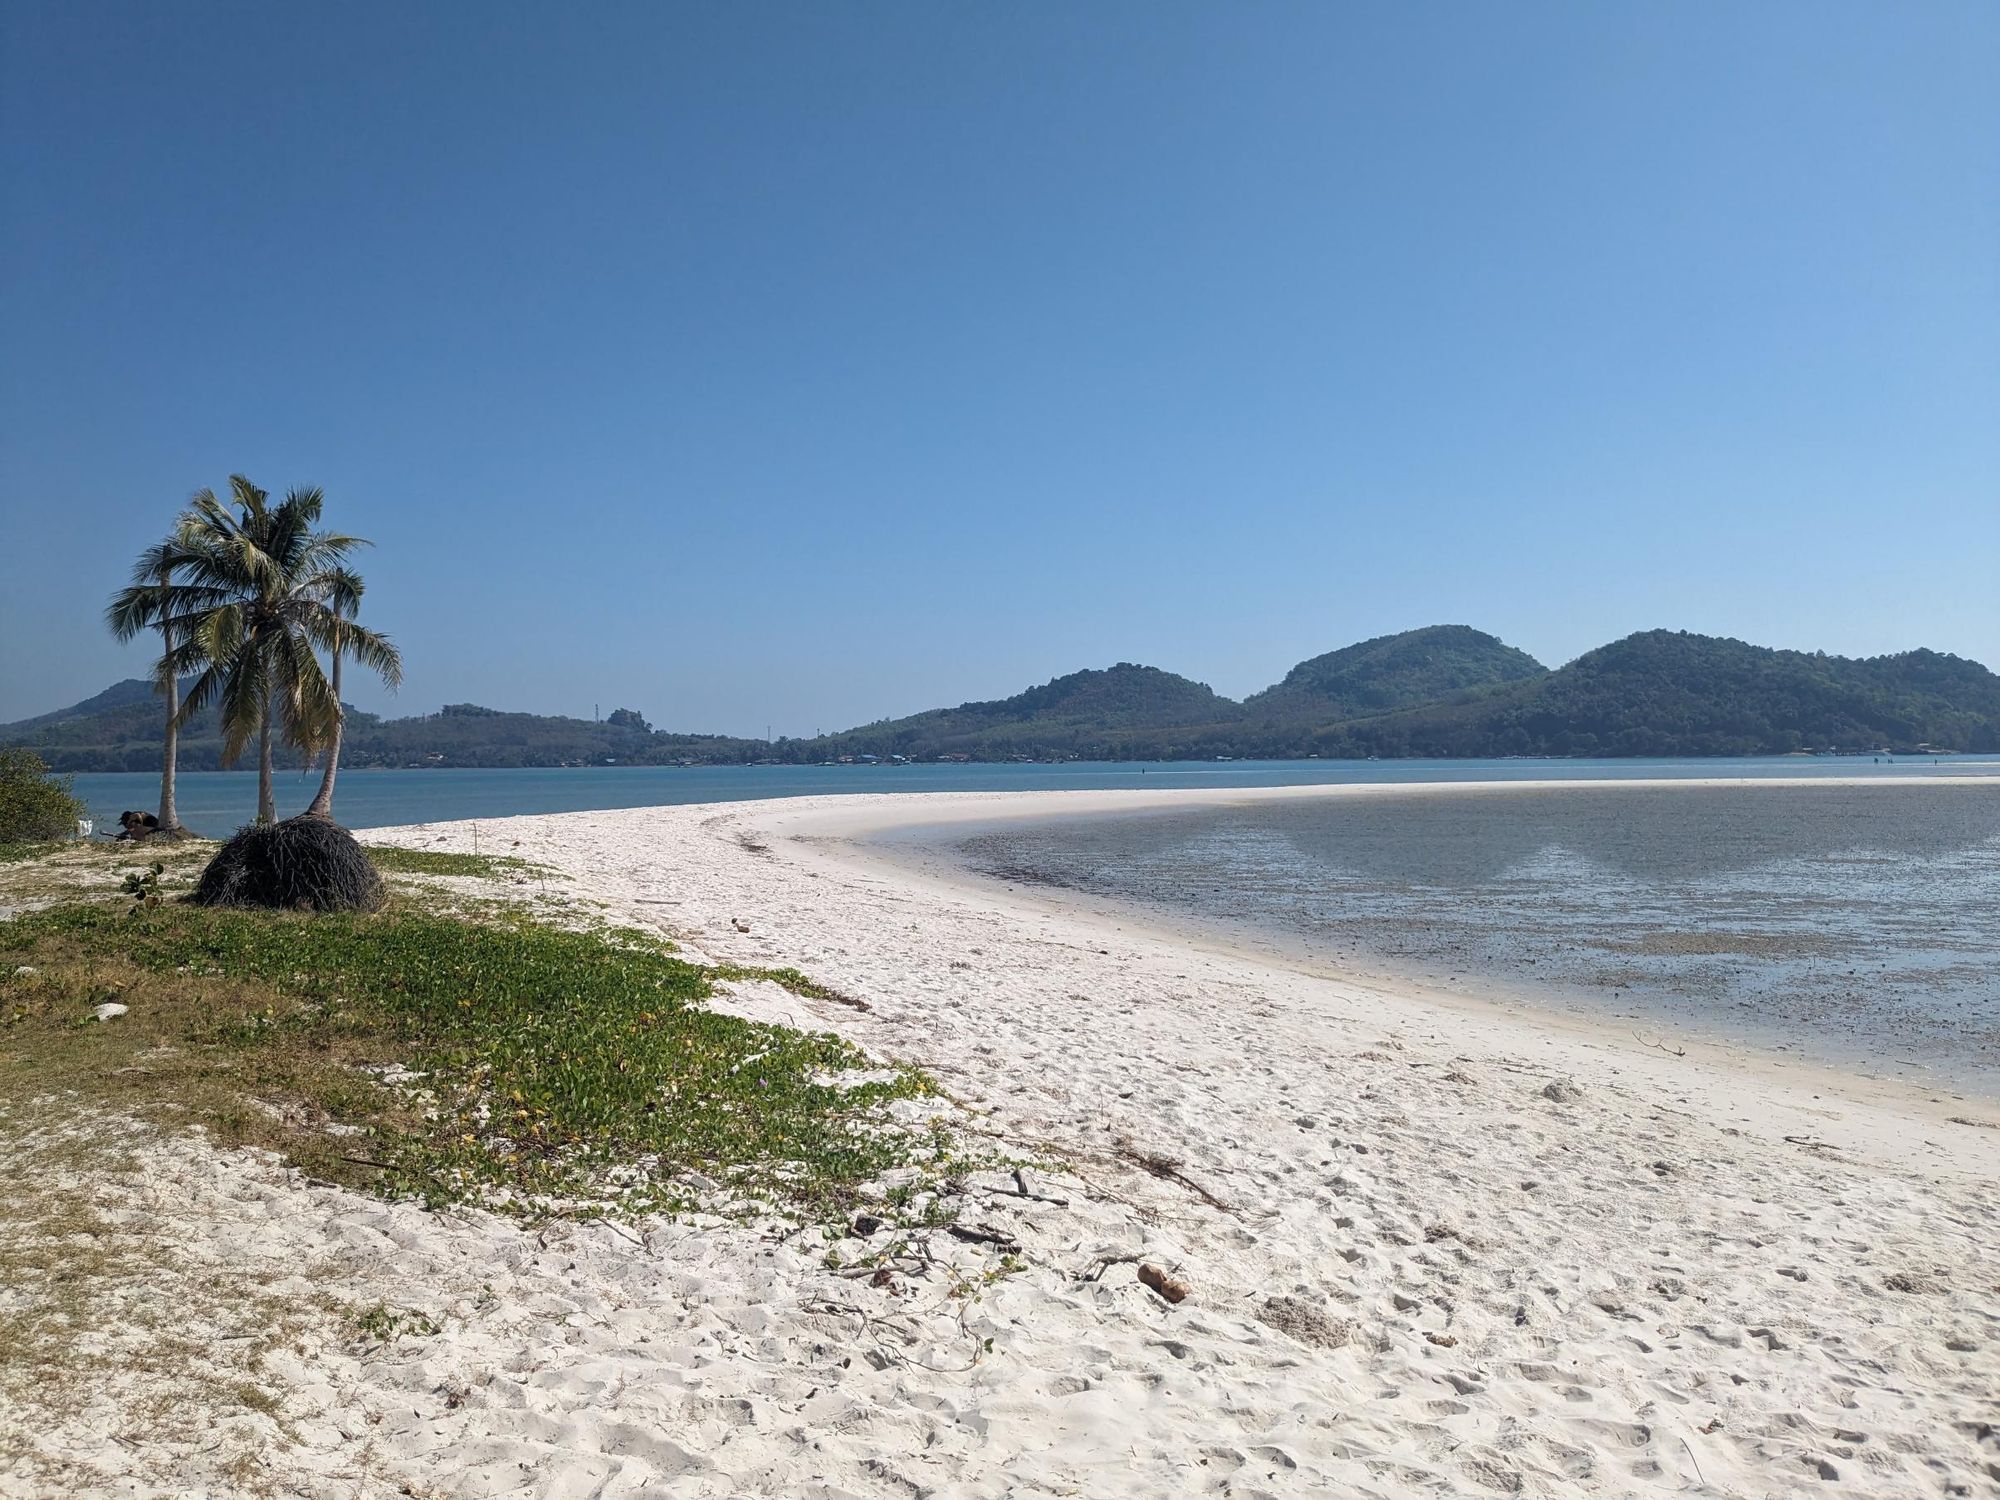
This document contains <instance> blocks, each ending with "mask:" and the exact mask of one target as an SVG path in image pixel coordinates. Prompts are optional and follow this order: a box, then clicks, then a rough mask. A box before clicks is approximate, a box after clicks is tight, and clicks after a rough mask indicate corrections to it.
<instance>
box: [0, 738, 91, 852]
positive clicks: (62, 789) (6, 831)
mask: <svg viewBox="0 0 2000 1500" xmlns="http://www.w3.org/2000/svg"><path fill="white" fill-rule="evenodd" d="M86 816H88V809H86V808H85V807H84V805H83V803H82V802H81V801H80V800H78V798H77V795H76V793H75V792H74V791H73V790H71V782H70V779H69V778H68V777H67V776H51V775H50V774H49V768H48V765H47V763H46V762H44V761H43V759H42V758H41V757H40V756H39V755H37V754H35V752H34V751H32V750H29V749H26V748H25V747H21V746H16V747H15V748H13V749H8V750H0V844H36V843H44V842H46V841H47V840H49V839H59V838H66V837H68V836H69V835H70V834H73V833H75V832H76V820H77V819H78V818H82V817H86Z"/></svg>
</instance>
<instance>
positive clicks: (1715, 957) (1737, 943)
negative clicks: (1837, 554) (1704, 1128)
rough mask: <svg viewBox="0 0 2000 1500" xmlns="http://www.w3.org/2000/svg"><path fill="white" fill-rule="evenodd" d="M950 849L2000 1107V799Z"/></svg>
mask: <svg viewBox="0 0 2000 1500" xmlns="http://www.w3.org/2000/svg"><path fill="white" fill-rule="evenodd" d="M1707 764H1708V766H1709V768H1710V771H1711V773H1713V772H1714V771H1715V770H1716V769H1717V767H1716V763H1714V762H1709V763H1707ZM1794 764H1796V763H1794ZM933 837H941V838H943V839H944V841H945V844H946V847H947V849H948V852H949V853H950V854H951V855H952V857H954V858H956V859H958V860H960V861H962V862H963V863H965V864H966V865H968V866H969V867H970V868H971V869H973V870H975V871H977V872H979V873H982V874H985V875H988V876H994V877H999V878H1003V879H1007V880H1012V881H1020V882H1028V883H1038V884H1043V885H1050V886H1060V887H1066V888H1070V889H1073V890H1077V891H1082V892H1088V893H1090V894H1092V895H1093V896H1096V897H1103V898H1110V899H1112V900H1114V901H1118V902H1124V903H1130V904H1131V905H1133V906H1135V907H1137V908H1139V909H1140V910H1142V911H1144V912H1146V913H1148V914H1150V915H1152V916H1154V917H1155V918H1159V917H1162V916H1164V917H1169V918H1170V919H1171V920H1172V921H1173V922H1174V923H1175V924H1176V925H1177V926H1183V927H1185V926H1187V925H1188V924H1194V925H1196V926H1198V927H1201V928H1206V929H1209V930H1213V931H1215V932H1217V933H1219V934H1222V935H1227V936H1231V937H1234V938H1239V939H1240V938H1243V937H1249V938H1251V939H1253V940H1255V941H1257V942H1258V943H1260V944H1261V945H1263V946H1267V947H1274V948H1277V949H1280V950H1282V951H1284V952H1286V953H1288V954H1290V955H1293V956H1295V957H1299V958H1304V959H1307V960H1310V961H1314V962H1320V963H1325V964H1327V965H1329V966H1332V967H1344V968H1346V969H1349V970H1354V971H1360V972H1367V973H1383V974H1402V975H1409V976H1413V977H1416V978H1418V979H1421V980H1423V981H1424V982H1426V983H1431V984H1436V985H1440V986H1448V987H1453V988H1456V989H1459V990H1460V991H1461V992H1465V993H1493V994H1496V995H1497V994H1501V993H1506V994H1520V993H1522V992H1524V991H1526V992H1530V993H1532V995H1533V996H1534V997H1535V998H1537V999H1539V1000H1542V1001H1544V1002H1553V1003H1557V1004H1561V1005H1565V1006H1570V1007H1573V1008H1576V1009H1580V1010H1585V1011H1590V1012H1594V1013H1598V1014H1614V1015H1619V1016H1626V1017H1630V1018H1632V1019H1633V1021H1634V1025H1635V1029H1636V1030H1640V1031H1641V1032H1642V1033H1643V1034H1644V1035H1645V1036H1646V1037H1647V1039H1649V1040H1658V1041H1660V1042H1661V1043H1662V1044H1663V1045H1666V1046H1668V1047H1673V1046H1677V1045H1681V1044H1682V1042H1684V1041H1685V1040H1687V1039H1689V1038H1698V1037H1700V1036H1703V1035H1715V1036H1724V1037H1732V1038H1739V1039H1743V1040H1749V1041H1753V1042H1756V1043H1758V1044H1760V1045H1763V1046H1767V1047H1777V1048H1781V1049H1783V1050H1786V1051H1790V1052H1794V1053H1797V1054H1800V1055H1802V1056H1809V1057H1812V1058H1815V1059H1817V1060H1821V1061H1831V1062H1841V1063H1851V1062H1853V1061H1855V1060H1858V1059H1866V1060H1868V1061H1869V1062H1870V1063H1871V1064H1873V1065H1876V1066H1880V1067H1882V1068H1883V1069H1884V1070H1887V1071H1895V1070H1897V1069H1902V1070H1908V1071H1914V1070H1919V1069H1923V1070H1930V1071H1932V1072H1934V1073H1936V1074H1937V1075H1939V1076H1940V1077H1945V1078H1950V1079H1953V1080H1956V1081H1958V1082H1961V1083H1965V1084H1968V1085H1970V1086H1972V1087H1975V1088H1977V1089H1978V1090H1979V1091H1980V1092H1982V1093H2000V787H1993V786H1983V787H1974V786H1969V785H1958V786H1950V785H1943V784H1939V785H1936V786H1879V787H1869V786H1826V787H1816V786H1810V785H1807V786H1797V785H1793V786H1769V787H1757V786H1750V787H1665V788H1631V787H1627V788H1616V787H1610V786H1604V785H1601V784H1600V785H1596V786H1590V785H1583V786H1574V787H1564V788H1559V789H1552V790H1526V789H1504V788H1503V789H1497V790H1490V791H1489V790H1478V791H1463V792H1453V793H1449V794H1438V793H1428V794H1427V793H1424V792H1420V791H1414V790H1413V791H1412V792H1410V793H1409V794H1407V795H1405V794H1390V795H1385V796H1372V797H1357V798H1322V799H1303V798H1302V799H1296V800H1292V799H1285V800H1280V801H1275V802H1262V803H1258V804H1255V805H1251V806H1243V807H1229V808H1203V809H1199V810H1191V811H1186V812H1165V813H1148V814H1137V815H1125V816H1118V817H1096V818H1089V819H1067V820H1063V821H1060V822H1055V821H1051V822H1047V823H1029V824H1010V825H993V826H991V827H989V828H988V829H986V830H984V831H981V832H977V833H974V834H971V835H969V836H968V835H967V834H966V832H965V830H964V829H963V828H961V829H959V830H957V831H955V832H952V833H950V834H948V835H937V836H933Z"/></svg>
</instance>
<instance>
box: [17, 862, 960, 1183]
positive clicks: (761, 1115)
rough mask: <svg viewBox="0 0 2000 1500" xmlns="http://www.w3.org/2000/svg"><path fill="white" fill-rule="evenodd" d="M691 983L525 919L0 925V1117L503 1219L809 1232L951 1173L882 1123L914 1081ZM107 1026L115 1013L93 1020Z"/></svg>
mask: <svg viewBox="0 0 2000 1500" xmlns="http://www.w3.org/2000/svg"><path fill="white" fill-rule="evenodd" d="M716 977H717V976H716V974H715V972H714V971H712V970H707V969H704V968H702V967H700V966H698V965H695V964H690V963H687V962H685V961H684V960H682V959H679V958H677V957H675V956H673V954H672V953H671V952H670V951H668V950H667V949H666V948H665V947H664V946H663V945H661V944H659V943H658V942H655V941H648V940H646V939H644V938H642V937H641V936H640V935H638V934H627V933H619V932H615V931H590V932H578V931H571V930H566V929H562V928H557V927H552V926H547V925H544V924H541V923H537V922H533V921H525V920H523V921H514V922H507V923H486V922H480V921H471V920H465V919H463V918H462V917H459V916H453V915H435V914H430V913H425V912H420V911H413V910H408V909H404V908H402V907H395V908H392V909H391V910H389V911H386V912H381V913H375V914H369V915H351V916H347V915H342V916H334V915H324V914H322V915H316V916H301V915H295V914H288V913H268V912H245V911H231V910H210V909H202V908H197V907H192V906H187V905H182V904H178V903H172V902H168V903H163V904H161V905H159V906H156V907H148V906H143V905H139V906H132V905H131V903H127V907H126V908H125V909H121V908H120V907H119V906H117V905H114V904H111V903H108V902H96V903H81V904H80V903H72V904H68V905H63V906H57V907H52V908H49V909H45V910H42V911H37V912H31V913H28V914H25V915H22V916H19V917H16V918H15V919H13V920H12V921H8V922H4V923H0V1104H4V1103H6V1102H8V1101H10V1100H11V1101H13V1102H15V1103H17V1104H19V1103H24V1102H27V1101H29V1100H32V1099H34V1098H37V1097H48V1096H51V1095H55V1094H60V1093H71V1094H77V1095H81V1096H82V1097H83V1098H84V1099H86V1100H88V1101H90V1102H93V1103H95V1102H100V1101H101V1102H105V1103H108V1104H110V1105H112V1106H114V1107H119V1108H123V1109H127V1110H131V1111H135V1112H138V1113H141V1114H144V1113H147V1112H148V1111H153V1112H158V1113H162V1114H165V1115H170V1116H172V1115H177V1116H179V1117H180V1118H182V1119H188V1118H192V1119H195V1120H199V1121H201V1122H202V1123H204V1124H206V1125H208V1126H209V1127H210V1128H211V1129H212V1130H214V1131H215V1132H216V1133H217V1135H218V1137H219V1138H220V1139H222V1140H223V1141H225V1142H231V1143H245V1144H257V1145H264V1146H268V1147H271V1148H273V1149H277V1150H281V1151H283V1152H285V1153H286V1154H287V1155H288V1156H290V1157H291V1159H292V1160H294V1161H295V1162H297V1163H298V1164H299V1165H300V1166H301V1167H303V1168H304V1169H306V1170H307V1171H309V1172H312V1173H314V1174H315V1175H320V1176H323V1177H327V1178H331V1179H333V1180H339V1181H346V1182H349V1183H354V1184H357V1185H364V1186H368V1187H371V1188H373V1189H375V1190H377V1191H382V1192H385V1193H389V1194H392V1195H407V1196H416V1197H420V1198H422V1199H424V1200H425V1201H427V1202H430V1203H432V1204H434V1205H440V1206H441V1205H444V1204H449V1203H467V1202H477V1203H481V1204H485V1205H487V1206H490V1207H495V1208H499V1209H501V1210H503V1211H508V1212H512V1213H515V1214H518V1215H522V1216H526V1217H535V1216H541V1215H547V1214H565V1215H580V1216H599V1215H619V1216H623V1215H628V1214H636V1213H645V1212H655V1211H667V1212H673V1211H680V1210H685V1209H689V1208H692V1207H695V1206H697V1205H699V1206H702V1207H705V1208H711V1209H712V1208H716V1207H718V1206H734V1207H737V1208H739V1209H744V1210H749V1209H751V1208H756V1209H759V1210H761V1209H767V1208H769V1209H777V1210H779V1211H782V1212H785V1213H787V1214H789V1215H791V1216H794V1217H796V1218H799V1219H811V1218H814V1217H828V1216H831V1215H834V1214H837V1213H839V1212H841V1211H843V1210H844V1209H845V1208H846V1207H848V1206H849V1205H850V1204H851V1203H853V1202H854V1201H855V1196H856V1189H857V1188H858V1187H859V1186H860V1185H861V1184H863V1183H866V1182H869V1181H872V1180H875V1179H879V1178H881V1177H882V1176H883V1175H884V1174H891V1173H897V1172H898V1169H913V1172H914V1175H915V1176H917V1177H928V1176H931V1175H939V1176H941V1175H943V1174H945V1173H946V1172H948V1171H949V1170H951V1167H950V1161H951V1156H950V1153H951V1149H952V1148H951V1145H950V1141H949V1138H948V1136H947V1134H946V1133H945V1132H944V1131H943V1130H941V1129H937V1128H931V1127H925V1126H920V1125H909V1124H897V1123H893V1122H892V1121H891V1119H890V1118H889V1111H888V1109H887V1106H888V1105H889V1104H890V1103H891V1102H892V1101H895V1100H902V1099H915V1098H922V1097H925V1096H929V1095H932V1094H934V1093H935V1089H934V1087H933V1085H932V1084H931V1082H930V1081H929V1080H928V1079H927V1078H925V1077H924V1076H923V1075H922V1074H921V1073H919V1072H917V1071H916V1070H914V1069H910V1068H905V1067H892V1068H883V1067H881V1066H880V1065H879V1064H876V1063H875V1062H873V1061H872V1060H871V1059H869V1058H867V1057H866V1056H865V1055H864V1054H862V1053H861V1052H859V1051H858V1050H857V1049H856V1048H854V1047H852V1046H851V1045H849V1044H847V1043H845V1042H843V1041H841V1040H840V1039H839V1038H837V1037H834V1036H832V1035H830V1034H817V1035H815V1034H809V1033H806V1032H801V1031H796V1030H791V1029H789V1028H785V1027H779V1026H771V1025H765V1024H762V1023H758V1022H752V1021H746V1020H742V1019H738V1018H736V1017H732V1016H727V1015H722V1014H719V1013H717V1012H714V1011H711V1010H708V1009H706V1008H705V1007H704V1006H703V1005H702V1003H701V1002H702V1001H703V1000H704V999H705V998H706V997H707V995H708V994H709V993H710V987H711V985H712V984H713V983H714V982H715V979H716ZM787 977H790V976H787ZM799 978H800V979H803V976H799ZM107 1003H110V1004H121V1005H125V1006H126V1007H127V1010H126V1012H125V1013H124V1014H122V1015H119V1016H117V1017H116V1018H115V1019H113V1020H111V1021H106V1022H100V1021H98V1020H96V1019H95V1008H96V1007H98V1006H100V1005H104V1004H107ZM901 1175H902V1176H904V1177H908V1176H910V1175H912V1171H904V1172H903V1173H902V1174H901Z"/></svg>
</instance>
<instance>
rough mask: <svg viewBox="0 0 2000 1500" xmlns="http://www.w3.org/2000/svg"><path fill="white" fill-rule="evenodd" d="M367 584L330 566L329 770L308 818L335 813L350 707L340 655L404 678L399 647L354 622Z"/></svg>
mask: <svg viewBox="0 0 2000 1500" xmlns="http://www.w3.org/2000/svg"><path fill="white" fill-rule="evenodd" d="M365 587H366V585H365V584H363V583H362V581H361V575H360V574H358V573H355V572H352V571H350V570H349V569H346V568H333V569H329V570H328V573H327V587H326V597H325V600H324V603H325V606H326V610H327V613H328V614H329V615H330V616H331V621H330V623H331V626H332V634H331V636H330V637H329V638H328V639H327V642H326V648H327V654H328V656H329V657H331V659H332V661H333V738H332V739H331V740H330V741H329V742H328V744H327V747H326V770H325V771H324V772H323V773H322V774H321V776H320V781H319V791H318V792H317V793H315V794H314V796H313V799H312V805H311V806H310V807H308V808H307V809H306V816H307V817H309V818H331V817H332V816H333V779H334V777H335V776H337V775H339V774H340V737H341V731H342V729H343V728H344V726H345V723H346V719H347V711H346V710H345V709H344V708H342V707H341V704H340V659H341V657H342V656H343V655H345V654H346V653H348V652H352V653H353V654H354V659H355V660H356V661H358V662H360V663H362V664H363V665H364V666H368V667H372V668H373V669H374V670H375V671H376V672H377V673H378V674H379V675H380V676H381V678H382V680H383V681H384V682H386V683H388V684H389V686H390V687H392V688H393V687H396V686H397V685H399V684H400V683H401V682H402V680H403V658H402V656H401V654H400V653H399V652H398V651H397V650H396V648H395V647H394V646H392V645H390V644H389V641H388V639H387V638H386V637H384V636H379V635H376V634H375V633H374V632H373V631H369V630H364V629H362V628H361V627H360V626H359V625H356V624H354V623H353V616H354V613H355V611H356V610H357V609H358V608H359V607H360V604H361V594H362V591H363V589H364V588H365Z"/></svg>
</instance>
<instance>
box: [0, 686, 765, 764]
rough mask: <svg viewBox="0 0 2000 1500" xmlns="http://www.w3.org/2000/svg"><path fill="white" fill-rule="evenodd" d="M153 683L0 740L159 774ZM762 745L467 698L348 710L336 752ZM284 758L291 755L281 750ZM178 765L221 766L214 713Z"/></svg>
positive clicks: (565, 754) (407, 756) (465, 760)
mask: <svg viewBox="0 0 2000 1500" xmlns="http://www.w3.org/2000/svg"><path fill="white" fill-rule="evenodd" d="M164 712H165V708H164V705H163V703H162V700H161V699H160V697H159V695H158V694H157V693H155V691H154V690H153V685H152V684H151V683H150V682H146V681H144V680H143V679H139V678H130V679H127V680H126V681H124V682H120V683H117V684H114V685H113V686H112V687H109V688H107V689H105V691H104V692H102V693H99V694H98V695H97V696H96V697H94V698H89V699H86V700H85V701H84V702H82V703H79V704H76V705H74V706H72V707H70V708H66V709H60V710H58V711H57V712H55V713H49V714H41V715H38V716H37V717H35V718H32V719H23V720H21V721H20V722H19V723H16V724H0V744H25V745H27V746H29V747H30V748H32V749H33V750H34V751H35V752H36V753H37V754H39V755H40V756H41V757H42V759H43V760H45V761H47V762H48V763H49V765H50V766H51V767H52V768H53V769H55V770H57V771H156V770H158V769H159V766H160V731H161V717H162V715H163V714H164ZM762 751H763V745H762V743H761V742H756V741H750V740H738V739H730V738H728V737H726V736H722V735H683V734H655V733H652V732H651V731H649V730H646V729H641V728H637V727H633V726H630V725H625V724H610V723H597V722H595V721H593V720H590V719H567V718H561V717H556V716H551V715H545V714H514V713H501V712H499V711H497V710H495V709H490V708H480V707H478V706H476V705H473V704H451V705H448V706H447V707H446V708H445V709H444V710H443V712H441V713H435V714H422V715H418V716H415V717H411V718H405V719H383V718H380V717H378V716H377V715H375V714H371V713H364V712H363V711H362V710H360V709H358V708H354V707H351V706H350V707H349V708H348V710H347V729H346V734H345V739H344V743H343V745H342V749H341V763H342V764H343V765H346V766H411V765H452V766H559V765H602V764H604V763H605V762H607V761H618V762H632V763H639V764H648V763H650V764H659V763H668V762H673V761H678V760H700V761H707V760H725V761H743V760H747V759H754V758H755V755H756V754H761V753H762ZM281 754H282V756H283V758H284V759H285V760H286V761H287V762H288V763H295V762H296V761H297V759H298V755H297V752H296V751H288V752H281ZM180 763H181V767H182V769H183V770H188V771H214V770H219V769H220V768H221V766H222V736H221V734H220V732H219V731H218V729H217V728H216V720H215V714H214V712H213V711H212V710H211V711H210V712H207V713H204V714H202V715H200V716H199V717H198V718H196V719H195V720H194V722H192V723H191V724H189V725H188V727H187V728H185V729H183V730H182V731H181V755H180Z"/></svg>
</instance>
